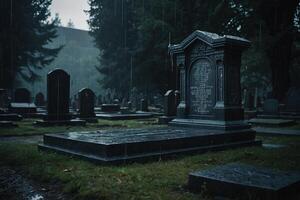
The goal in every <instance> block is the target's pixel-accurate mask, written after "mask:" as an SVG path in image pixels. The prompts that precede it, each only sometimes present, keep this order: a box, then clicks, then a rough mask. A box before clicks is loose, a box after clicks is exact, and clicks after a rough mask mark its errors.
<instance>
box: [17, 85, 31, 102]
mask: <svg viewBox="0 0 300 200" xmlns="http://www.w3.org/2000/svg"><path fill="white" fill-rule="evenodd" d="M30 101H31V97H30V92H29V90H27V89H26V88H18V89H16V90H15V93H14V102H15V103H30Z"/></svg>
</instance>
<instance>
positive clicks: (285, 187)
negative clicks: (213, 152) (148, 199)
mask: <svg viewBox="0 0 300 200" xmlns="http://www.w3.org/2000/svg"><path fill="white" fill-rule="evenodd" d="M203 184H204V185H205V188H206V191H207V192H208V193H211V194H213V195H216V196H224V197H231V198H238V199H239V198H242V199H263V200H281V199H282V200H285V199H290V200H293V199H295V200H296V199H299V189H300V173H299V172H286V171H279V170H271V169H267V168H260V167H255V166H251V165H246V164H240V163H230V164H226V165H222V166H218V167H215V168H213V169H208V170H203V171H197V172H192V173H190V174H189V181H188V186H189V188H190V189H191V190H193V191H195V192H200V190H201V188H203V186H204V185H203ZM201 186H202V187H201Z"/></svg>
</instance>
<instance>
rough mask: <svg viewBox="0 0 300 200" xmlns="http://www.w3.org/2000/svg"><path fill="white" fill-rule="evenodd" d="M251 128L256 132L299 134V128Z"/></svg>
mask: <svg viewBox="0 0 300 200" xmlns="http://www.w3.org/2000/svg"><path fill="white" fill-rule="evenodd" d="M253 130H255V131H256V132H257V133H260V134H266V135H284V136H300V130H296V129H283V128H269V127H254V128H253Z"/></svg>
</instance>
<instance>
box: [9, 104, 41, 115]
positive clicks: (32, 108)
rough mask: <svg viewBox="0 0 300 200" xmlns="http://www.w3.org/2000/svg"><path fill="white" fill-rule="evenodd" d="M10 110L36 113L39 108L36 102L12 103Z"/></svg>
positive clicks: (20, 112) (19, 112)
mask: <svg viewBox="0 0 300 200" xmlns="http://www.w3.org/2000/svg"><path fill="white" fill-rule="evenodd" d="M9 111H10V112H12V113H18V114H27V113H36V111H37V108H36V105H35V104H34V103H11V104H10V107H9Z"/></svg>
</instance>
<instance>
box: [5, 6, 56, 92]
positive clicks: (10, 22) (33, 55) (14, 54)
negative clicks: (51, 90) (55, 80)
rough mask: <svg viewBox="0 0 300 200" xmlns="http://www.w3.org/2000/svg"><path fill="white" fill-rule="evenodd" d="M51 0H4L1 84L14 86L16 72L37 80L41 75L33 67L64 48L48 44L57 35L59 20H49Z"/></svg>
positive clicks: (38, 65) (46, 61) (50, 59)
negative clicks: (52, 47) (48, 46)
mask: <svg viewBox="0 0 300 200" xmlns="http://www.w3.org/2000/svg"><path fill="white" fill-rule="evenodd" d="M51 2H52V0H22V1H17V0H1V2H0V20H1V21H0V22H1V23H0V67H1V76H0V88H11V87H12V86H13V82H14V80H15V77H16V75H17V74H20V75H21V76H22V77H23V78H24V79H25V80H27V81H35V80H36V79H37V78H38V75H37V74H36V73H35V72H34V69H36V68H42V67H44V66H46V65H48V64H50V63H51V62H52V61H53V59H54V58H55V56H56V55H57V53H58V52H59V50H60V49H61V47H60V48H55V49H50V48H47V47H46V45H47V44H49V43H50V42H51V41H52V39H53V38H55V37H56V29H55V28H56V23H57V22H58V19H54V20H52V21H49V16H50V11H49V6H50V4H51ZM24 72H26V73H24Z"/></svg>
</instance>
